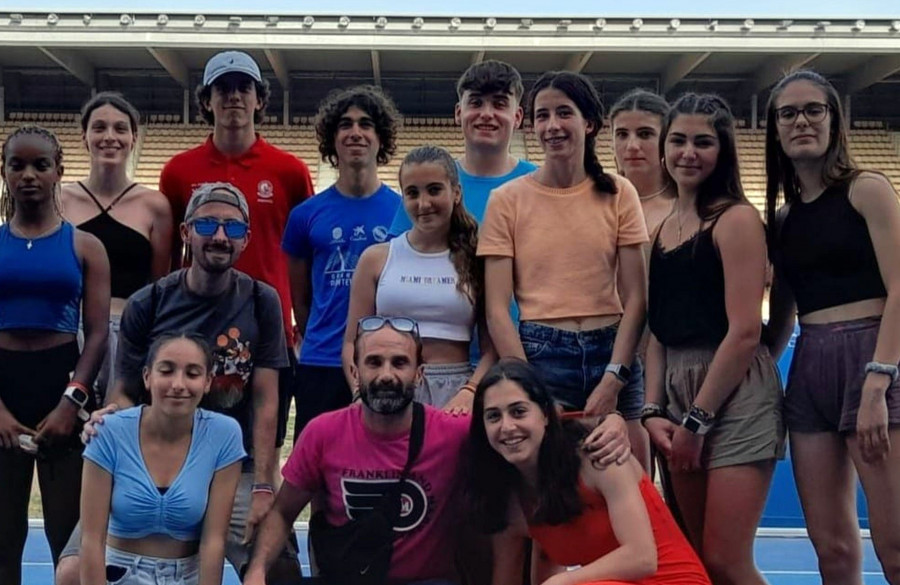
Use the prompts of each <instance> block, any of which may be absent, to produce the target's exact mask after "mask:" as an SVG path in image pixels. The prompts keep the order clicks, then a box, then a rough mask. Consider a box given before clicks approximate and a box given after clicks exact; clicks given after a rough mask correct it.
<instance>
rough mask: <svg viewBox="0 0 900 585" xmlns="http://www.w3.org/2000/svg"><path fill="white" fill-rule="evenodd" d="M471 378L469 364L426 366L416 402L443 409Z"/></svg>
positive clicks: (417, 389)
mask: <svg viewBox="0 0 900 585" xmlns="http://www.w3.org/2000/svg"><path fill="white" fill-rule="evenodd" d="M471 377H472V366H471V364H469V362H459V363H455V364H425V378H424V379H423V380H422V383H421V384H419V387H418V388H416V402H421V403H422V404H430V405H431V406H433V407H435V408H443V406H444V405H445V404H447V403H448V402H450V399H452V398H453V397H454V396H456V393H457V392H459V388H460V387H461V386H462V385H463V384H465V383H466V382H468V381H469V378H471Z"/></svg>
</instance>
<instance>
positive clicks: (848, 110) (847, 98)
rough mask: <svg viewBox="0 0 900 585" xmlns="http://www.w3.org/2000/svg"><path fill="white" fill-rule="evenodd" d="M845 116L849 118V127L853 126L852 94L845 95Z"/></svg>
mask: <svg viewBox="0 0 900 585" xmlns="http://www.w3.org/2000/svg"><path fill="white" fill-rule="evenodd" d="M844 118H845V119H846V120H847V128H852V127H853V116H852V107H851V105H850V94H849V93H848V94H847V95H845V96H844Z"/></svg>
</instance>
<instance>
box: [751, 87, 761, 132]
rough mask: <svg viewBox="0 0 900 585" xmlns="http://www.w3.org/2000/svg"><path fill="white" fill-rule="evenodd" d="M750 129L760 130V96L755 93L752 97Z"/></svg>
mask: <svg viewBox="0 0 900 585" xmlns="http://www.w3.org/2000/svg"><path fill="white" fill-rule="evenodd" d="M750 127H751V128H753V129H754V130H756V129H757V128H759V94H758V93H754V94H753V95H751V96H750Z"/></svg>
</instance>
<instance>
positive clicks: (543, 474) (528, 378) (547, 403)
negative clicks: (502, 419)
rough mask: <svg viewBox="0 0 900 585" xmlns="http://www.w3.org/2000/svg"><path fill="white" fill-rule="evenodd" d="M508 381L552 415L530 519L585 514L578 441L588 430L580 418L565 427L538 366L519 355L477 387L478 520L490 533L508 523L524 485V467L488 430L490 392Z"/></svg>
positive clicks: (472, 456)
mask: <svg viewBox="0 0 900 585" xmlns="http://www.w3.org/2000/svg"><path fill="white" fill-rule="evenodd" d="M502 380H509V381H510V382H514V383H515V384H517V385H518V386H519V387H521V388H522V390H524V391H525V394H527V395H528V398H529V400H531V401H532V402H534V403H535V404H537V405H538V406H539V407H540V409H541V411H542V412H543V413H544V416H545V417H546V418H547V428H546V432H545V434H544V440H543V442H542V443H541V447H540V451H539V454H538V501H537V507H536V508H535V510H534V514H533V517H532V518H530V520H531V521H533V522H535V523H537V524H562V523H563V522H566V521H567V520H569V519H571V518H574V517H575V516H577V515H578V514H580V513H581V510H582V507H583V506H582V502H581V498H580V497H579V495H578V475H579V472H580V470H581V457H580V456H579V454H578V443H579V441H580V440H581V439H583V438H584V436H585V434H586V432H585V429H584V427H582V426H581V425H580V424H579V423H574V422H567V423H566V425H565V427H564V426H563V424H562V423H561V422H560V420H559V417H558V416H557V414H556V408H555V406H554V404H553V399H552V398H551V396H550V392H549V391H548V390H547V387H546V386H545V385H544V382H543V380H541V377H540V375H539V374H538V372H537V370H535V369H534V367H532V366H531V365H529V364H528V363H527V362H525V361H522V360H519V359H516V358H505V359H502V360H500V361H499V362H497V363H496V364H495V365H494V366H493V367H492V368H491V369H490V370H489V371H488V373H487V374H485V376H484V378H482V379H481V382H480V383H479V384H478V389H477V390H476V392H475V402H474V404H473V405H472V424H471V428H470V431H469V442H468V445H467V465H468V470H467V494H468V499H469V504H470V512H471V518H472V521H473V522H475V523H476V524H477V525H478V526H479V528H480V529H481V530H482V531H483V532H485V533H488V534H492V533H495V532H500V531H501V530H503V529H504V528H506V526H507V525H508V523H509V519H508V518H507V509H508V504H509V499H510V497H511V496H512V495H513V493H514V491H515V490H516V488H517V486H519V485H520V484H521V477H520V475H519V472H518V470H517V469H516V468H515V467H514V466H513V465H511V464H510V463H508V462H507V461H506V459H504V458H503V456H501V455H500V454H499V453H497V452H496V451H495V450H494V449H493V448H492V447H491V445H490V443H489V442H488V438H487V433H486V431H485V429H484V395H485V393H486V392H487V391H488V390H489V389H490V388H491V386H494V385H495V384H497V383H499V382H501V381H502Z"/></svg>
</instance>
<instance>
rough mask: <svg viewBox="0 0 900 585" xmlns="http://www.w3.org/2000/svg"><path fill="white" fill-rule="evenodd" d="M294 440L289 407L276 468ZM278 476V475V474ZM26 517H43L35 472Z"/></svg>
mask: <svg viewBox="0 0 900 585" xmlns="http://www.w3.org/2000/svg"><path fill="white" fill-rule="evenodd" d="M293 440H294V409H293V408H291V412H290V414H289V415H288V424H287V436H286V437H285V441H284V446H282V448H281V464H280V465H279V466H278V469H279V470H280V469H281V466H282V465H284V462H285V461H287V458H288V455H290V454H291V446H292V445H293ZM278 477H280V475H278ZM308 516H309V511H308V509H307V510H304V511H303V514H301V516H300V518H299V520H302V521H305V520H307V519H308ZM28 517H29V518H43V517H44V512H43V508H42V507H41V491H40V489H39V488H38V479H37V473H35V474H34V481H33V482H32V484H31V501H30V502H29V503H28Z"/></svg>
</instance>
